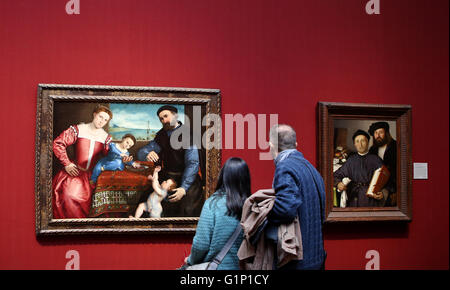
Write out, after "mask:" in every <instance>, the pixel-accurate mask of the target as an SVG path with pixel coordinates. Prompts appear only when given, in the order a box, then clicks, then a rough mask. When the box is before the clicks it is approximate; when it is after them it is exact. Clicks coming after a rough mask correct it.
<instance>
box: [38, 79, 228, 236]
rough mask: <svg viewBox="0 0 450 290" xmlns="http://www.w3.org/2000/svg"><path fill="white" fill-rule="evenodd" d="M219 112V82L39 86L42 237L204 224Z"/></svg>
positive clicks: (185, 229) (214, 174)
mask: <svg viewBox="0 0 450 290" xmlns="http://www.w3.org/2000/svg"><path fill="white" fill-rule="evenodd" d="M217 120H220V91H219V90H217V89H191V88H165V87H164V88H163V87H123V86H84V85H57V84H41V85H39V86H38V98H37V113H36V165H35V173H36V179H35V203H36V206H35V207H36V234H37V236H50V235H67V234H141V233H193V232H195V228H196V224H197V221H198V218H199V216H200V212H201V208H202V206H203V203H204V201H205V200H206V199H207V198H208V197H209V195H211V194H212V193H213V192H214V189H215V185H216V180H217V178H218V174H219V170H220V165H221V154H220V153H221V152H220V145H219V146H215V145H216V144H221V140H220V139H221V126H220V124H215V123H220V122H217Z"/></svg>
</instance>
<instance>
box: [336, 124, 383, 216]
mask: <svg viewBox="0 0 450 290" xmlns="http://www.w3.org/2000/svg"><path fill="white" fill-rule="evenodd" d="M352 139H353V145H354V146H355V148H356V151H357V153H356V154H353V155H351V156H350V157H349V158H348V160H347V162H345V163H344V165H342V167H340V168H339V169H338V170H336V171H335V172H334V174H333V177H334V185H335V186H336V188H337V190H338V191H340V192H342V191H344V190H346V191H347V195H348V201H347V206H349V207H379V206H383V204H384V195H383V193H381V192H380V193H378V194H377V195H375V198H372V197H367V196H366V192H367V189H368V188H369V184H370V181H371V180H372V176H373V173H374V172H375V170H377V169H378V168H380V167H381V166H382V165H383V161H382V160H381V159H380V157H378V156H377V155H374V154H369V140H370V136H369V134H367V133H366V132H365V131H363V130H357V131H356V132H355V134H353V137H352ZM345 177H347V178H349V179H350V180H351V182H350V183H349V184H348V185H347V186H346V185H345V184H344V183H343V182H342V180H343V179H344V178H345Z"/></svg>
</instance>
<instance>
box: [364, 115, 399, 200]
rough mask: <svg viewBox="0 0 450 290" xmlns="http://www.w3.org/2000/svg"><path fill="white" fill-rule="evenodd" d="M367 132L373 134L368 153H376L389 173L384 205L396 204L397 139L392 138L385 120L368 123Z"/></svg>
mask: <svg viewBox="0 0 450 290" xmlns="http://www.w3.org/2000/svg"><path fill="white" fill-rule="evenodd" d="M369 134H370V135H372V136H373V145H372V146H371V147H370V149H369V153H371V154H375V155H378V157H380V158H381V160H383V164H384V165H386V167H387V169H388V170H389V172H390V173H391V175H390V176H389V180H388V183H387V184H386V189H387V190H388V191H389V195H388V198H387V200H386V204H385V206H395V205H397V200H396V194H395V193H396V192H397V141H395V140H394V138H392V136H391V134H390V132H389V124H388V123H387V122H376V123H373V124H372V125H370V127H369Z"/></svg>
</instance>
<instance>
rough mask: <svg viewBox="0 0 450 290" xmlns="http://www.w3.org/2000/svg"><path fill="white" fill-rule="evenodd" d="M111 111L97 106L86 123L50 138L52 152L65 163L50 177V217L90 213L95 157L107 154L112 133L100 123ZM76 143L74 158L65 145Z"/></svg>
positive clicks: (79, 215)
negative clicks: (51, 189)
mask: <svg viewBox="0 0 450 290" xmlns="http://www.w3.org/2000/svg"><path fill="white" fill-rule="evenodd" d="M111 118H112V112H111V111H110V110H109V109H108V108H107V107H104V106H97V107H96V109H95V110H94V114H93V120H92V122H91V123H89V124H79V125H74V126H70V127H69V128H68V129H67V130H65V131H64V132H62V133H61V135H59V136H58V137H57V138H56V139H55V140H54V141H53V152H54V153H55V156H56V157H57V158H58V159H59V161H60V162H61V164H62V165H63V166H64V169H62V170H61V171H60V172H58V173H57V174H56V175H55V177H54V178H53V187H52V188H53V201H52V204H53V218H55V219H66V218H85V217H87V216H88V214H89V210H90V207H91V198H92V192H93V189H92V187H90V185H89V178H90V177H91V174H92V169H93V168H94V166H95V164H96V163H97V160H98V159H99V158H101V157H102V155H106V154H107V152H108V149H109V143H110V142H111V136H110V135H108V133H106V131H105V130H103V127H104V126H105V125H106V124H107V123H108V121H109V120H110V119H111ZM70 145H75V156H76V157H75V160H74V161H71V160H70V159H69V157H68V156H67V151H66V148H67V146H70Z"/></svg>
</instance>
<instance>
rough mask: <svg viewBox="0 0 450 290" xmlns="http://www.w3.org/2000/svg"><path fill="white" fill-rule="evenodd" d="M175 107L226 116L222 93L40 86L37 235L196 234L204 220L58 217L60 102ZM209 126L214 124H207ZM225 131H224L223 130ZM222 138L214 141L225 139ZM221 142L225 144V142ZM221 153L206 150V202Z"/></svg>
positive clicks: (37, 146) (214, 182) (146, 88)
mask: <svg viewBox="0 0 450 290" xmlns="http://www.w3.org/2000/svg"><path fill="white" fill-rule="evenodd" d="M67 101H70V102H78V101H81V102H94V103H95V102H130V103H174V104H188V105H202V106H206V114H209V113H214V114H217V115H219V116H220V113H221V103H220V102H221V100H220V90H217V89H192V88H170V87H130V86H89V85H59V84H39V85H38V96H37V112H36V155H35V156H36V160H35V209H36V235H37V236H38V237H39V236H54V235H68V234H72V235H73V234H149V233H194V232H195V228H196V225H197V222H198V217H181V218H139V219H128V218H82V219H53V217H52V215H53V214H52V155H53V150H52V143H53V113H54V112H53V110H54V103H55V102H67ZM207 124H211V123H210V122H209V120H208V119H207ZM208 128H209V126H206V129H208ZM219 130H221V129H219ZM221 133H222V132H220V133H219V134H218V136H214V138H219V139H220V138H221ZM215 141H216V142H219V144H221V140H218V141H217V139H216V140H215ZM220 166H221V150H220V149H216V148H206V167H205V168H206V184H205V191H206V197H208V196H209V195H211V194H212V193H213V192H214V189H215V184H216V181H217V178H218V175H219V171H220Z"/></svg>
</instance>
